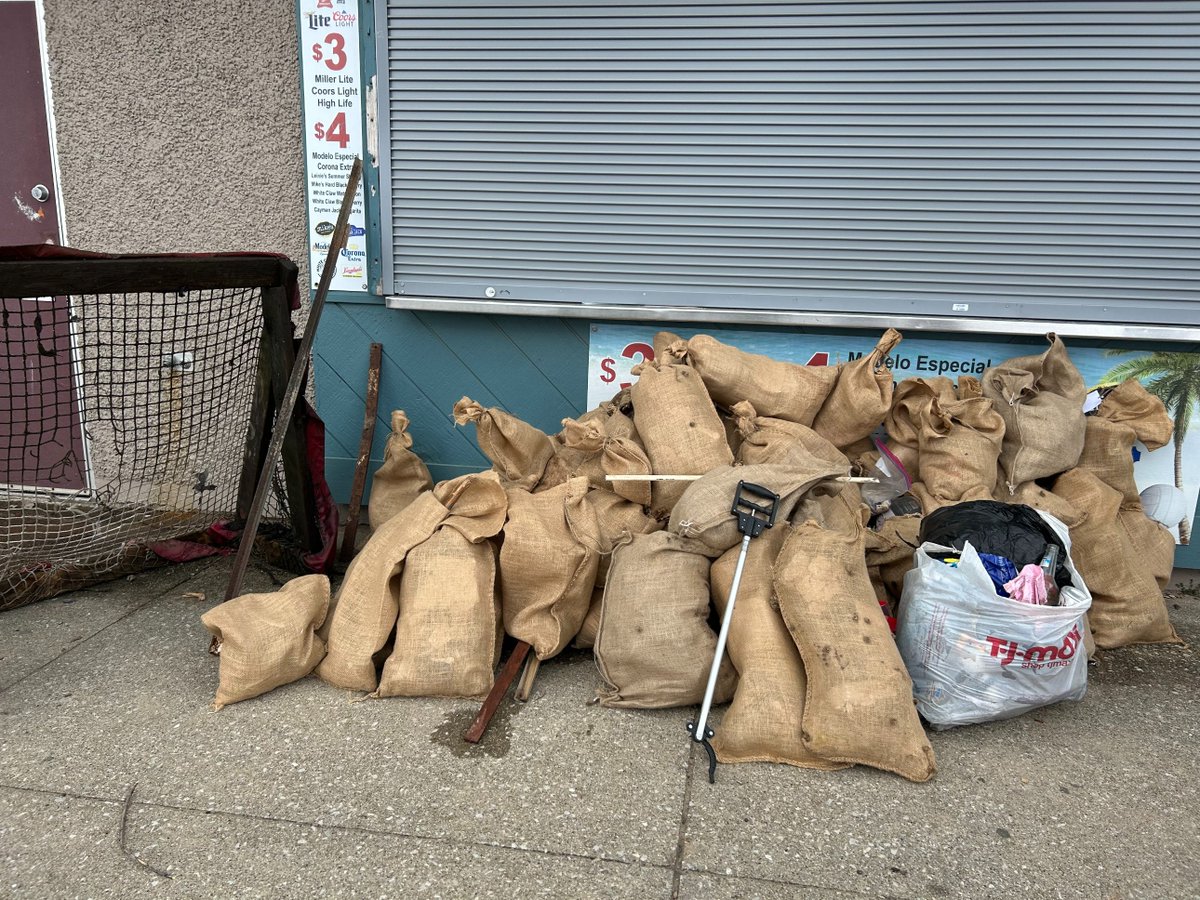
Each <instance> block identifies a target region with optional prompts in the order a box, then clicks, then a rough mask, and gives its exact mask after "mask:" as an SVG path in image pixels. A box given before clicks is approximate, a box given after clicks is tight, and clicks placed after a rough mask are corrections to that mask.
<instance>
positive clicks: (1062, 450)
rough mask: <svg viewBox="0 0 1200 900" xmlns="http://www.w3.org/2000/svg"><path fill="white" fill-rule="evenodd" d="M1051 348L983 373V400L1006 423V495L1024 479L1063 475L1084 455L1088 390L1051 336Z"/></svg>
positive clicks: (1003, 455)
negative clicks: (1085, 402)
mask: <svg viewBox="0 0 1200 900" xmlns="http://www.w3.org/2000/svg"><path fill="white" fill-rule="evenodd" d="M1046 340H1048V341H1049V342H1050V348H1049V349H1048V350H1046V352H1045V353H1041V354H1038V355H1036V356H1020V357H1016V358H1014V359H1010V360H1008V361H1007V362H1004V363H1001V364H1000V365H998V366H993V367H992V368H990V369H988V370H987V371H986V372H984V373H983V379H982V380H983V396H985V397H987V398H988V399H989V400H991V401H992V403H993V404H994V405H995V407H996V411H997V412H998V413H1000V417H1001V418H1002V419H1003V420H1004V425H1005V431H1004V446H1003V449H1002V450H1001V454H1000V467H1001V468H1002V469H1003V470H1004V473H1005V483H1006V485H1007V487H1008V489H1009V491H1015V490H1016V488H1017V486H1018V485H1020V484H1024V483H1025V482H1026V481H1036V480H1037V479H1039V478H1046V477H1048V476H1050V475H1057V474H1058V473H1059V472H1065V471H1066V470H1067V469H1070V468H1072V467H1073V466H1074V465H1075V464H1076V463H1077V462H1079V455H1080V454H1081V453H1082V452H1083V436H1084V427H1085V423H1084V418H1083V401H1084V398H1085V397H1086V395H1087V387H1086V385H1085V384H1084V382H1083V376H1082V375H1080V374H1079V370H1078V369H1076V368H1075V364H1074V363H1072V362H1071V358H1070V357H1069V356H1068V355H1067V348H1066V347H1065V346H1064V345H1063V342H1062V340H1061V339H1060V338H1059V337H1058V335H1056V334H1054V333H1053V332H1051V333H1049V334H1047V335H1046Z"/></svg>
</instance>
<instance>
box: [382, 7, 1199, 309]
mask: <svg viewBox="0 0 1200 900" xmlns="http://www.w3.org/2000/svg"><path fill="white" fill-rule="evenodd" d="M379 24H380V28H379V35H380V44H381V54H382V55H381V57H380V73H381V79H382V80H383V83H382V93H381V106H382V112H381V115H382V121H381V127H380V132H381V149H380V153H381V156H382V160H381V166H382V169H383V175H382V186H383V192H384V200H383V204H382V205H383V209H384V220H385V222H384V244H385V259H386V265H385V268H386V270H387V276H386V277H390V279H391V281H390V283H388V284H387V285H386V287H387V288H388V290H389V292H391V293H395V294H401V295H406V296H422V297H445V298H467V299H473V298H474V299H482V298H484V297H485V296H486V297H493V296H494V297H496V298H497V299H510V300H541V301H546V300H550V301H569V302H584V303H587V302H595V303H620V304H649V305H690V306H716V307H726V308H742V309H744V308H755V309H786V310H803V311H814V312H831V311H856V312H868V313H879V314H887V313H895V314H910V315H932V316H954V317H965V318H971V317H974V316H988V317H994V318H1005V319H1045V320H1054V319H1058V320H1073V321H1089V320H1091V321H1102V322H1109V323H1112V322H1129V323H1140V324H1163V325H1178V324H1181V323H1182V324H1191V325H1200V294H1198V293H1197V284H1198V283H1197V277H1196V275H1197V259H1198V258H1200V254H1198V252H1197V251H1198V249H1200V241H1198V240H1197V238H1198V235H1200V211H1198V208H1197V205H1196V204H1197V200H1198V193H1200V191H1198V186H1200V153H1198V152H1197V151H1198V150H1200V103H1198V98H1200V78H1198V75H1200V3H1196V2H1163V3H1155V2H1011V3H1006V2H926V3H906V2H875V3H848V2H847V3H842V2H833V3H773V2H759V3H715V2H687V3H685V2H674V3H667V2H660V0H644V2H639V3H627V2H616V0H607V2H604V0H602V2H593V3H586V4H584V3H573V2H569V0H565V2H553V0H546V2H542V3H539V4H531V3H514V4H509V3H504V2H500V0H473V2H472V0H464V2H442V3H433V2H428V3H400V2H392V3H389V4H387V5H386V8H384V9H382V11H381V13H380V23H379Z"/></svg>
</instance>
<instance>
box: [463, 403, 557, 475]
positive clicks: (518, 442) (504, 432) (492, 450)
mask: <svg viewBox="0 0 1200 900" xmlns="http://www.w3.org/2000/svg"><path fill="white" fill-rule="evenodd" d="M454 421H455V423H457V424H459V425H466V424H467V423H468V422H474V423H475V439H476V441H478V443H479V449H480V450H481V451H483V455H484V456H486V457H487V458H488V459H490V460H491V461H492V466H493V467H494V468H495V470H496V471H497V472H499V473H500V476H501V477H502V478H503V479H504V480H505V481H509V482H512V483H513V484H518V485H521V486H522V487H527V488H532V487H533V486H534V485H535V484H537V483H538V482H539V481H541V479H542V476H543V475H544V474H545V472H546V466H547V465H548V464H549V462H550V460H551V459H552V458H553V456H554V444H553V442H552V441H551V440H550V436H549V435H548V434H545V433H544V432H541V431H539V430H538V429H536V428H534V427H533V426H532V425H530V424H529V423H527V422H522V421H521V420H520V419H518V418H517V417H516V416H513V415H510V414H509V413H506V412H505V411H504V410H502V409H485V408H484V407H482V406H480V405H479V404H478V403H476V402H475V401H474V400H472V399H470V398H469V397H463V398H462V399H461V400H459V401H458V402H457V403H455V404H454Z"/></svg>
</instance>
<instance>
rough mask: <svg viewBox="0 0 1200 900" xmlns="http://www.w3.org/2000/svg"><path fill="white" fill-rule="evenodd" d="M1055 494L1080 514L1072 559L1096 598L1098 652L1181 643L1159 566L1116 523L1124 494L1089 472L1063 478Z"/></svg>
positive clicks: (1093, 617)
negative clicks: (1159, 580) (1161, 584)
mask: <svg viewBox="0 0 1200 900" xmlns="http://www.w3.org/2000/svg"><path fill="white" fill-rule="evenodd" d="M1053 492H1054V493H1055V494H1056V495H1058V496H1059V497H1062V498H1063V499H1064V500H1066V501H1067V502H1069V503H1071V504H1072V505H1073V506H1074V507H1075V508H1076V509H1078V510H1080V511H1081V513H1082V518H1081V520H1080V522H1079V523H1078V524H1077V525H1075V527H1074V528H1072V529H1071V559H1072V561H1074V563H1075V568H1076V569H1078V570H1079V574H1080V575H1081V576H1082V577H1083V580H1084V582H1085V583H1086V584H1087V586H1088V589H1089V590H1090V591H1091V592H1092V608H1091V609H1090V610H1088V622H1089V624H1090V625H1091V628H1092V636H1093V637H1094V638H1095V641H1096V646H1098V647H1100V648H1102V649H1106V650H1107V649H1112V648H1115V647H1124V646H1126V645H1128V644H1158V643H1176V642H1178V641H1179V637H1178V636H1177V635H1176V634H1175V629H1174V628H1173V627H1171V620H1170V618H1169V617H1168V615H1167V605H1166V603H1165V602H1164V600H1163V594H1162V589H1161V588H1159V586H1158V583H1157V582H1156V581H1155V575H1156V574H1157V569H1158V567H1159V565H1160V564H1159V563H1158V562H1156V561H1155V559H1154V558H1153V557H1151V558H1147V557H1146V555H1145V553H1144V552H1139V551H1138V549H1137V548H1136V547H1135V546H1134V543H1133V541H1132V540H1131V539H1130V535H1129V532H1128V531H1127V529H1126V527H1125V525H1123V524H1122V523H1121V521H1120V519H1119V518H1118V513H1119V512H1120V508H1121V494H1120V492H1119V491H1117V490H1116V489H1115V488H1112V487H1109V486H1108V485H1106V484H1105V483H1104V482H1103V481H1101V480H1100V479H1099V478H1097V477H1096V476H1095V475H1094V474H1093V473H1091V472H1089V471H1087V470H1086V469H1072V470H1070V471H1069V472H1065V473H1064V474H1062V475H1060V476H1059V477H1058V479H1057V480H1056V481H1055V482H1054V490H1053Z"/></svg>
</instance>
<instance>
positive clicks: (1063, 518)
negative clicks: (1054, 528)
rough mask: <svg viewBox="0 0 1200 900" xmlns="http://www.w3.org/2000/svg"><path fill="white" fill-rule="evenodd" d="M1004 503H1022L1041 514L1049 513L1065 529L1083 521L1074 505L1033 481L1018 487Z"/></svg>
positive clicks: (1080, 512)
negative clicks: (1064, 526) (1038, 510)
mask: <svg viewBox="0 0 1200 900" xmlns="http://www.w3.org/2000/svg"><path fill="white" fill-rule="evenodd" d="M1005 502H1006V503H1023V504H1025V505H1026V506H1032V507H1033V508H1034V509H1040V510H1041V511H1042V512H1047V513H1050V515H1052V516H1054V518H1056V519H1058V521H1060V522H1062V523H1063V524H1064V525H1066V526H1067V528H1073V527H1074V526H1076V525H1078V524H1079V523H1080V521H1082V519H1083V512H1082V511H1081V510H1079V509H1077V508H1076V507H1075V504H1073V503H1070V502H1069V501H1067V500H1065V499H1064V498H1062V497H1060V496H1058V495H1057V494H1055V493H1054V492H1052V491H1048V490H1046V488H1044V487H1042V486H1041V485H1039V484H1038V483H1037V482H1035V481H1027V482H1025V484H1022V485H1020V486H1019V487H1018V488H1017V489H1016V491H1015V492H1014V493H1013V494H1012V496H1010V497H1006V498H1005Z"/></svg>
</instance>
